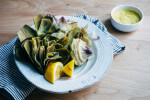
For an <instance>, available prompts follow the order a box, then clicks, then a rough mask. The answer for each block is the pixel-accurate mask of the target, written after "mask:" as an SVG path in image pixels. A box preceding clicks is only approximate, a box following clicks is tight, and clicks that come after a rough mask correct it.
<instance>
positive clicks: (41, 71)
mask: <svg viewBox="0 0 150 100" xmlns="http://www.w3.org/2000/svg"><path fill="white" fill-rule="evenodd" d="M34 57H35V58H34V61H35V65H36V68H35V69H37V70H38V71H40V73H41V74H44V70H43V68H42V65H41V64H40V62H39V61H38V60H37V54H35V55H34Z"/></svg>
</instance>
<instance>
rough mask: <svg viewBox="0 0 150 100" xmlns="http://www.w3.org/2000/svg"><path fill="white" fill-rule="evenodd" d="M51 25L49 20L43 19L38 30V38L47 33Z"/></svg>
mask: <svg viewBox="0 0 150 100" xmlns="http://www.w3.org/2000/svg"><path fill="white" fill-rule="evenodd" d="M51 25H52V22H51V21H50V20H49V19H46V18H43V19H42V21H41V24H40V27H39V30H38V36H40V35H43V34H46V33H48V32H49V30H50V28H51Z"/></svg>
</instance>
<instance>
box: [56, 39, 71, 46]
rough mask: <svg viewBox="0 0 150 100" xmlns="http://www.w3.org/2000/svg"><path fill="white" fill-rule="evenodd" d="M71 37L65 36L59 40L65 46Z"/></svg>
mask: <svg viewBox="0 0 150 100" xmlns="http://www.w3.org/2000/svg"><path fill="white" fill-rule="evenodd" d="M69 40H70V39H69V38H68V37H63V38H62V39H60V40H59V41H58V43H60V44H62V45H63V46H65V45H67V44H68V43H69Z"/></svg>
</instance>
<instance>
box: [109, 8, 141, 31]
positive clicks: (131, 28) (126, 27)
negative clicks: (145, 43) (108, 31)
mask: <svg viewBox="0 0 150 100" xmlns="http://www.w3.org/2000/svg"><path fill="white" fill-rule="evenodd" d="M118 10H131V11H134V12H136V13H137V14H138V15H139V16H140V21H139V22H137V23H135V24H130V25H128V24H121V23H119V22H117V21H115V20H114V19H113V17H112V16H113V13H114V12H115V11H118ZM143 17H144V15H143V13H142V11H141V10H139V9H138V8H136V7H134V6H131V5H119V6H116V7H114V8H113V9H112V11H111V16H110V20H111V23H112V25H113V26H114V27H115V28H116V29H118V30H120V31H122V32H132V31H135V30H136V29H137V28H138V27H139V25H140V24H141V22H142V20H143Z"/></svg>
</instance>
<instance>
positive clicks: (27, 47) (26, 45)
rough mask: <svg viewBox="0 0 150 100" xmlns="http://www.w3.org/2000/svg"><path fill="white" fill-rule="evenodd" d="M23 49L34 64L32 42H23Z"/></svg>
mask: <svg viewBox="0 0 150 100" xmlns="http://www.w3.org/2000/svg"><path fill="white" fill-rule="evenodd" d="M24 49H25V51H26V53H27V54H28V56H29V58H30V60H31V61H32V63H34V60H33V58H32V42H31V40H26V41H25V42H24Z"/></svg>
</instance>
